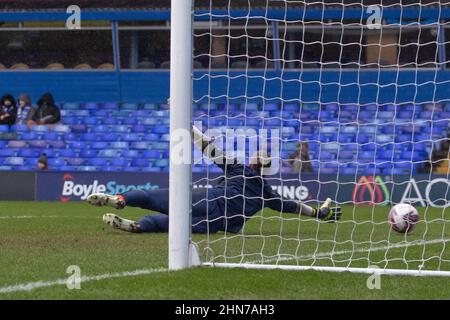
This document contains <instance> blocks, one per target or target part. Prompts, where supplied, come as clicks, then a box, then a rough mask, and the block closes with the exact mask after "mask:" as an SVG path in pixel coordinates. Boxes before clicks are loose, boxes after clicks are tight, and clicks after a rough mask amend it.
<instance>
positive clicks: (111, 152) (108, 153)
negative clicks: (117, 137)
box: [98, 149, 120, 158]
mask: <svg viewBox="0 0 450 320" xmlns="http://www.w3.org/2000/svg"><path fill="white" fill-rule="evenodd" d="M98 157H101V158H117V157H120V150H116V149H104V150H100V151H99V152H98Z"/></svg>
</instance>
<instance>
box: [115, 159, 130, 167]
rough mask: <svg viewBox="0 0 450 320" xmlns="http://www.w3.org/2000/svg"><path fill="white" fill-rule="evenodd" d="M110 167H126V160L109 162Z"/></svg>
mask: <svg viewBox="0 0 450 320" xmlns="http://www.w3.org/2000/svg"><path fill="white" fill-rule="evenodd" d="M111 166H115V167H127V166H128V160H127V159H125V158H115V159H112V160H111Z"/></svg>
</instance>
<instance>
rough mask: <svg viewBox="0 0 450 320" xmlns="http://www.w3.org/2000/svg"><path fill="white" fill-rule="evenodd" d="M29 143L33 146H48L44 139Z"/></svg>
mask: <svg viewBox="0 0 450 320" xmlns="http://www.w3.org/2000/svg"><path fill="white" fill-rule="evenodd" d="M28 144H29V145H30V147H31V148H47V142H46V141H43V140H35V141H29V142H28Z"/></svg>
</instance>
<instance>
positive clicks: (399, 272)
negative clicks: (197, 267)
mask: <svg viewBox="0 0 450 320" xmlns="http://www.w3.org/2000/svg"><path fill="white" fill-rule="evenodd" d="M202 266H205V267H218V268H244V269H259V270H261V269H266V270H274V269H278V270H292V271H308V270H312V271H326V272H351V273H363V274H377V275H392V276H394V275H398V276H429V277H450V271H436V270H402V269H382V268H347V267H319V266H293V265H274V264H252V263H241V264H238V263H212V262H207V263H203V264H202Z"/></svg>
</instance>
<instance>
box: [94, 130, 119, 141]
mask: <svg viewBox="0 0 450 320" xmlns="http://www.w3.org/2000/svg"><path fill="white" fill-rule="evenodd" d="M97 138H98V140H99V141H105V142H115V141H119V140H120V135H118V134H116V133H112V132H108V133H104V134H99V135H98V136H97Z"/></svg>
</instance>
